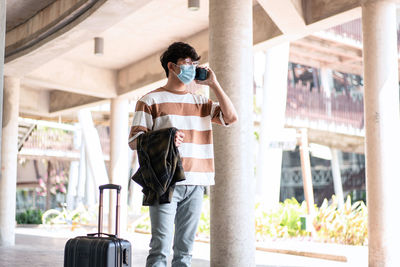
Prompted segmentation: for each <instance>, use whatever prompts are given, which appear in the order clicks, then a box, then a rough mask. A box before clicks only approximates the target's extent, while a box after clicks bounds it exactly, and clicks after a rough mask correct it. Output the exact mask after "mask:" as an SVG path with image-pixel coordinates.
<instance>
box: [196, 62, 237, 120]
mask: <svg viewBox="0 0 400 267" xmlns="http://www.w3.org/2000/svg"><path fill="white" fill-rule="evenodd" d="M206 69H207V71H208V72H209V74H208V78H207V80H205V81H198V80H196V83H198V84H203V85H208V86H209V87H210V88H211V90H213V91H214V94H215V96H216V97H217V99H218V102H219V106H220V107H221V110H222V114H223V116H224V121H225V123H227V124H232V123H235V122H236V121H237V120H238V115H237V112H236V109H235V107H234V106H233V103H232V101H231V100H230V98H229V97H228V96H227V95H226V93H225V92H224V90H223V89H222V87H221V85H220V84H219V82H218V80H217V77H216V75H215V73H214V71H212V69H210V68H208V67H206Z"/></svg>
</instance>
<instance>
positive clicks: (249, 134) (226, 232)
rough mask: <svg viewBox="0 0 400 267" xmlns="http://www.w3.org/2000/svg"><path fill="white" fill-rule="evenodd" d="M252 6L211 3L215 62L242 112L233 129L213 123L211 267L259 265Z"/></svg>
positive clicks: (227, 0)
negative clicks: (256, 226)
mask: <svg viewBox="0 0 400 267" xmlns="http://www.w3.org/2000/svg"><path fill="white" fill-rule="evenodd" d="M252 5H253V1H252V0H243V1H234V0H211V1H210V12H209V31H210V32H209V34H210V37H209V38H210V41H209V43H210V49H209V59H210V66H211V68H212V69H213V70H214V71H215V73H216V75H217V78H218V80H219V82H220V84H221V86H222V87H223V88H224V90H225V92H226V93H227V95H228V96H229V97H230V98H231V100H232V102H233V104H234V106H235V107H236V109H237V112H238V115H239V121H238V122H237V123H236V124H234V125H232V126H231V127H229V128H224V127H219V126H215V127H214V145H215V146H214V152H215V174H216V175H215V186H212V189H211V246H210V247H211V248H210V249H211V266H212V267H214V266H215V267H219V266H230V267H235V266H255V259H254V255H255V237H254V157H253V142H254V133H253V120H252V117H253V30H252V25H253V22H252ZM214 100H215V98H214Z"/></svg>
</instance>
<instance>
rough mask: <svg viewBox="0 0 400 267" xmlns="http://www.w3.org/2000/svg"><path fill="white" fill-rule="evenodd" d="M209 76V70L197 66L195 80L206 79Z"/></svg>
mask: <svg viewBox="0 0 400 267" xmlns="http://www.w3.org/2000/svg"><path fill="white" fill-rule="evenodd" d="M207 78H208V71H207V70H206V69H205V68H201V67H197V68H196V76H195V77H194V79H195V80H198V81H204V80H207Z"/></svg>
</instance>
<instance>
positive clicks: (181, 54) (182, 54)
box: [160, 42, 200, 77]
mask: <svg viewBox="0 0 400 267" xmlns="http://www.w3.org/2000/svg"><path fill="white" fill-rule="evenodd" d="M188 57H189V58H191V59H192V60H193V61H198V60H199V59H200V56H199V55H198V54H197V52H196V50H195V49H194V48H193V47H192V46H190V45H189V44H187V43H183V42H175V43H173V44H171V45H170V46H169V47H168V49H167V50H166V51H164V53H163V54H162V55H161V57H160V61H161V66H162V67H163V68H164V70H165V74H166V75H167V77H168V74H169V70H168V62H172V63H175V64H176V63H177V62H178V60H179V59H181V58H188Z"/></svg>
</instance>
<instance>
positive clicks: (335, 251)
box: [0, 227, 368, 267]
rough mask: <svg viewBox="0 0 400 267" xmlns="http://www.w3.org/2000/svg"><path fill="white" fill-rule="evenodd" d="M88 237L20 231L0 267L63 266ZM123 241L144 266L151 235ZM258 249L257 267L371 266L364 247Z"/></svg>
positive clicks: (200, 245)
mask: <svg viewBox="0 0 400 267" xmlns="http://www.w3.org/2000/svg"><path fill="white" fill-rule="evenodd" d="M94 232H95V231H94ZM86 233H88V230H87V229H75V230H74V231H71V230H70V229H69V228H60V227H54V228H52V227H21V228H20V227H18V228H16V244H15V246H10V247H0V259H1V260H0V267H9V266H10V267H11V266H13V267H15V266H29V267H39V266H40V267H57V266H63V260H64V246H65V243H66V241H67V240H68V239H69V238H72V237H75V236H79V235H86ZM123 237H124V239H128V240H129V241H130V242H131V244H132V266H133V267H139V266H145V261H146V257H147V252H148V244H149V241H150V235H148V234H140V233H127V234H124V235H123ZM257 248H258V249H257V250H256V253H255V260H256V266H257V267H321V266H322V267H331V266H332V267H333V266H335V267H336V266H337V267H342V266H343V267H344V266H346V267H350V266H352V267H354V266H356V267H367V266H368V248H367V247H361V246H344V245H338V244H323V243H315V242H309V241H290V240H283V241H269V242H264V243H258V244H257ZM170 260H171V259H170ZM168 266H170V263H169V265H168ZM209 266H210V244H209V243H205V242H195V245H194V250H193V261H192V267H209ZM217 267H227V266H217ZM243 267H252V266H250V265H249V266H243Z"/></svg>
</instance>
